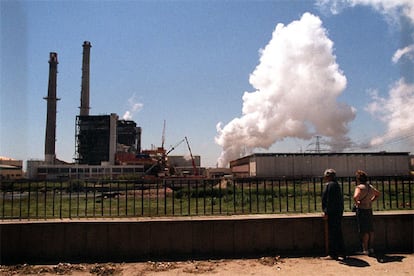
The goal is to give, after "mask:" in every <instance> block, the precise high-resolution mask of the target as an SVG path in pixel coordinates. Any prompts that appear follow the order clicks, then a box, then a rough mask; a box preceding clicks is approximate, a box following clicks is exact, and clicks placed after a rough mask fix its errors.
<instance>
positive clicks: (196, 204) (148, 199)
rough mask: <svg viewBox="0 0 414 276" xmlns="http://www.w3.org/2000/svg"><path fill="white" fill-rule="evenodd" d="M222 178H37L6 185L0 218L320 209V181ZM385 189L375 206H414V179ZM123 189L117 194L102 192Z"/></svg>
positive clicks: (349, 187) (350, 186)
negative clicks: (148, 181)
mask: <svg viewBox="0 0 414 276" xmlns="http://www.w3.org/2000/svg"><path fill="white" fill-rule="evenodd" d="M228 184H229V185H227V186H226V188H224V187H223V188H221V187H220V186H218V185H217V181H216V182H214V181H211V182H204V183H202V185H198V186H197V185H194V183H192V182H191V183H190V182H178V183H173V184H168V185H167V187H168V188H165V186H164V185H162V184H158V185H157V184H152V185H147V184H143V183H138V184H135V183H131V182H112V183H111V182H108V183H84V182H81V181H76V182H71V183H64V182H33V183H23V184H22V185H19V184H14V185H2V187H1V188H2V192H1V193H0V218H3V219H8V218H11V219H16V218H22V219H50V218H88V217H90V218H95V217H156V216H194V215H206V216H209V215H236V214H273V213H315V212H321V193H322V189H323V185H322V184H321V183H320V182H319V181H315V180H310V181H287V180H283V181H281V180H276V181H272V180H266V181H264V180H263V181H258V180H256V181H252V182H245V183H236V184H235V185H233V184H232V183H228ZM372 184H373V185H374V186H376V187H377V188H378V189H379V190H380V191H381V192H382V195H381V197H380V198H379V199H378V200H377V201H376V202H375V203H374V210H398V209H411V208H412V197H413V191H412V183H411V182H408V181H407V182H403V181H400V182H393V181H387V182H384V181H376V182H374V181H373V183H372ZM341 186H342V190H343V195H344V205H345V211H350V209H351V207H352V196H353V191H354V187H355V186H354V183H353V182H352V181H342V182H341ZM111 193H120V195H119V196H118V197H113V198H111V197H109V198H105V197H104V198H102V195H110V194H111Z"/></svg>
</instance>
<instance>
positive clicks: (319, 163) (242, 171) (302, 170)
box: [230, 152, 411, 177]
mask: <svg viewBox="0 0 414 276" xmlns="http://www.w3.org/2000/svg"><path fill="white" fill-rule="evenodd" d="M410 158H411V157H410V155H409V153H408V152H364V153H256V154H252V155H249V156H245V157H243V158H239V159H237V160H234V161H231V162H230V168H231V170H232V173H233V175H234V176H236V177H315V176H321V175H323V172H324V170H325V169H327V168H333V169H335V170H336V172H337V175H338V176H355V172H356V170H358V169H362V170H365V171H366V172H367V173H368V175H370V176H395V175H409V174H410Z"/></svg>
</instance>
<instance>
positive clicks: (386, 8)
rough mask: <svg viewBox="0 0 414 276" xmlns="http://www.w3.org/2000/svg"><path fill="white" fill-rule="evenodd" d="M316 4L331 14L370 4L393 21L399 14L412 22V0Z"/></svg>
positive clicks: (319, 1) (325, 0) (338, 0)
mask: <svg viewBox="0 0 414 276" xmlns="http://www.w3.org/2000/svg"><path fill="white" fill-rule="evenodd" d="M316 5H317V6H319V7H320V8H322V9H323V10H326V9H329V11H330V12H332V13H333V14H338V13H340V12H341V11H342V10H343V9H344V8H347V7H355V6H358V5H361V6H371V7H372V8H374V9H375V10H376V11H378V12H380V13H382V14H383V15H384V16H386V17H387V18H389V19H390V20H392V21H394V22H398V21H399V16H401V15H404V16H405V17H407V18H408V19H409V20H410V21H411V22H412V23H414V1H413V0H317V1H316Z"/></svg>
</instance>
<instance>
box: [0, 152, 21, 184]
mask: <svg viewBox="0 0 414 276" xmlns="http://www.w3.org/2000/svg"><path fill="white" fill-rule="evenodd" d="M21 178H23V161H22V160H15V159H13V158H8V157H3V156H0V180H6V179H21Z"/></svg>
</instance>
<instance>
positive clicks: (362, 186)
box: [354, 170, 380, 255]
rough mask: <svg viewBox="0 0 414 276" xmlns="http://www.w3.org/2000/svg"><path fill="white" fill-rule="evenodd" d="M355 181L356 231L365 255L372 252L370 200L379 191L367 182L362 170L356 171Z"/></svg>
mask: <svg viewBox="0 0 414 276" xmlns="http://www.w3.org/2000/svg"><path fill="white" fill-rule="evenodd" d="M356 181H357V183H356V187H355V192H354V201H355V205H356V207H357V221H358V231H359V234H360V237H361V241H362V252H363V254H365V255H369V254H374V249H373V243H374V225H373V214H372V202H373V201H374V200H376V199H377V198H378V197H379V196H380V192H379V191H378V190H377V189H375V188H374V186H372V185H370V184H368V183H367V181H368V175H367V173H366V172H364V171H362V170H358V171H357V172H356Z"/></svg>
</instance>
